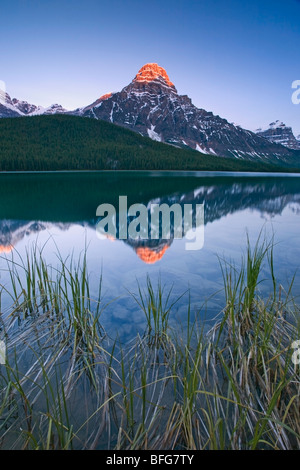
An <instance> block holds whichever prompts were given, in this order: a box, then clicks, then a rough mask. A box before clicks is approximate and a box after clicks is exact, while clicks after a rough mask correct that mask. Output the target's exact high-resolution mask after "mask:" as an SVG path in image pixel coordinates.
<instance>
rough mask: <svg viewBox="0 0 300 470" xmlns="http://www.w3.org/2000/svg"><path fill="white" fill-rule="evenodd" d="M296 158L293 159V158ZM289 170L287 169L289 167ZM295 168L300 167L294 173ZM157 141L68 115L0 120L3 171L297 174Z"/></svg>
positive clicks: (293, 163)
mask: <svg viewBox="0 0 300 470" xmlns="http://www.w3.org/2000/svg"><path fill="white" fill-rule="evenodd" d="M291 158H292V157H291ZM285 166H286V165H285ZM292 166H294V167H295V168H298V169H296V170H292V168H291V167H292ZM289 167H290V168H281V166H280V165H271V164H267V163H260V162H257V161H246V160H245V161H244V160H238V159H236V158H223V157H222V156H221V157H216V156H214V155H205V154H202V153H199V152H198V151H196V150H191V149H180V148H176V147H174V146H172V145H167V144H163V143H160V142H155V141H153V140H151V139H150V138H148V137H142V136H141V135H139V134H137V133H136V132H133V131H131V130H129V129H125V128H123V127H120V126H117V125H115V124H111V123H108V122H105V121H97V120H95V119H88V118H82V117H77V116H68V115H54V116H31V117H20V118H16V119H11V118H8V119H4V118H3V119H0V171H61V170H210V171H270V172H271V171H273V172H279V171H288V172H291V171H296V172H299V157H298V156H296V153H295V157H293V158H292V160H291V162H290V165H289Z"/></svg>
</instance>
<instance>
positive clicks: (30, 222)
mask: <svg viewBox="0 0 300 470" xmlns="http://www.w3.org/2000/svg"><path fill="white" fill-rule="evenodd" d="M299 181H300V180H299V178H297V177H290V176H288V177H280V176H272V177H268V176H255V175H253V176H251V177H245V176H244V177H241V176H226V177H225V176H223V175H221V176H215V177H205V176H204V177H203V176H202V177H201V178H199V177H197V176H196V175H193V174H192V175H188V176H186V175H184V176H181V175H177V174H176V175H173V174H155V173H143V172H141V173H135V172H133V173H128V174H124V173H122V172H120V173H118V172H116V173H109V172H108V173H73V174H62V173H59V174H35V175H34V174H28V175H26V174H14V175H12V174H8V175H1V176H0V197H1V207H0V253H3V254H7V253H10V252H11V251H12V250H13V248H14V247H17V245H18V243H19V242H20V240H22V239H23V238H24V237H25V236H28V235H31V234H37V233H39V232H41V231H45V230H47V231H48V232H49V233H51V230H52V229H53V228H54V227H56V228H59V229H60V230H62V231H66V230H69V229H70V228H71V227H72V226H73V225H74V224H76V225H81V226H84V227H89V228H91V229H95V230H96V225H97V222H98V219H97V217H96V209H97V207H98V206H99V205H100V204H103V203H109V204H112V205H113V206H114V207H116V209H117V207H118V198H119V196H120V195H126V196H127V197H128V207H129V205H131V204H133V203H143V204H145V205H146V206H147V208H149V209H148V210H149V211H150V205H151V203H154V202H155V203H156V204H159V205H160V204H163V203H166V204H168V205H169V206H170V205H172V204H175V203H176V204H180V205H181V207H182V208H183V206H184V204H191V205H193V207H194V206H195V205H196V204H202V203H204V224H208V223H212V222H214V221H215V220H218V219H221V218H222V217H225V216H227V215H228V214H233V213H235V212H237V211H241V210H244V209H248V210H249V209H250V210H257V211H259V212H260V213H261V214H262V216H264V217H268V218H272V217H274V216H275V215H279V214H281V213H282V211H283V210H284V209H285V208H286V207H287V206H289V207H290V208H291V209H292V210H293V211H294V212H295V213H299V212H300V188H299ZM193 222H194V226H195V218H194V220H193ZM117 229H118V231H119V229H120V227H117ZM173 229H174V227H171V236H170V239H163V238H158V239H151V238H149V239H140V240H138V239H132V238H128V239H126V240H117V242H118V243H125V244H127V245H128V246H130V247H131V248H132V249H133V250H134V252H135V253H136V255H137V256H138V257H139V258H140V259H141V260H142V261H143V262H144V263H147V264H153V263H156V262H157V261H159V260H161V259H162V257H163V256H164V254H165V253H166V251H167V250H168V248H170V247H171V245H172V243H173V241H174V233H173ZM103 235H104V236H105V234H103ZM106 236H107V238H111V237H110V236H109V235H106ZM117 238H118V236H117ZM113 249H114V248H113V247H112V250H113Z"/></svg>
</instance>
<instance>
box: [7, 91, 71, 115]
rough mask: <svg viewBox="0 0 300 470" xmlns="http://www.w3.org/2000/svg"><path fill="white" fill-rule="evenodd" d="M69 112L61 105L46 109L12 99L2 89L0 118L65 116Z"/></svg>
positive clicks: (53, 105)
mask: <svg viewBox="0 0 300 470" xmlns="http://www.w3.org/2000/svg"><path fill="white" fill-rule="evenodd" d="M67 112H68V110H67V109H65V108H63V107H62V106H61V105H59V104H52V105H51V106H49V107H47V108H44V107H42V106H36V105H35V104H30V103H28V102H27V101H22V100H18V99H17V98H13V99H11V97H10V96H9V94H8V93H6V92H5V91H3V90H1V89H0V118H3V117H20V116H34V115H37V114H56V113H58V114H64V113H67Z"/></svg>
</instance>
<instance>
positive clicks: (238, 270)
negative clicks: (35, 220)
mask: <svg viewBox="0 0 300 470" xmlns="http://www.w3.org/2000/svg"><path fill="white" fill-rule="evenodd" d="M273 246H274V240H271V241H270V242H267V241H266V240H264V239H262V238H259V239H258V241H257V243H256V244H255V245H254V247H252V246H251V244H250V241H249V239H247V250H246V254H245V255H244V257H242V260H241V263H240V265H239V267H236V266H234V265H233V264H232V263H229V262H228V261H227V260H220V269H221V271H222V274H223V284H224V308H223V310H222V311H221V312H216V314H217V315H216V319H215V320H214V321H213V322H211V323H208V321H206V322H205V321H204V320H202V319H201V315H200V313H199V312H197V313H196V315H195V318H192V315H191V308H190V300H189V296H188V295H187V293H183V294H182V296H181V297H180V299H181V301H183V299H184V298H183V296H184V295H185V296H186V297H185V298H186V309H187V326H186V327H185V328H184V329H182V331H180V328H179V327H178V328H176V327H174V322H172V321H170V320H171V319H172V314H173V313H174V312H175V310H176V303H177V302H178V300H179V298H176V299H173V297H172V289H167V288H166V287H165V286H163V285H162V283H161V280H159V281H158V282H157V284H156V285H155V284H154V283H153V281H152V280H151V279H150V276H148V277H147V278H146V283H145V285H146V287H145V288H144V289H143V288H142V287H141V286H140V285H139V283H137V292H138V293H137V294H134V293H131V296H132V299H133V302H137V304H138V305H139V307H140V309H141V312H143V314H144V315H145V321H146V328H145V332H144V334H143V335H142V336H140V335H139V334H137V335H136V338H134V339H132V340H130V342H128V343H125V344H122V343H121V341H120V340H119V338H118V336H116V338H114V339H111V338H110V337H109V336H108V335H107V334H106V332H105V330H104V328H103V325H102V323H101V321H102V312H103V310H104V309H105V308H106V307H107V305H105V304H104V302H103V299H102V295H101V291H102V287H101V286H102V277H100V278H99V283H98V285H99V289H98V293H97V294H96V296H95V298H92V296H91V293H90V282H89V275H88V266H87V258H86V252H85V253H84V254H83V256H81V257H80V258H79V260H78V261H76V262H75V260H74V258H73V257H70V258H69V259H67V260H63V259H62V258H61V256H60V255H59V254H58V258H57V259H58V262H57V266H49V265H47V263H46V261H45V259H44V257H43V253H42V251H39V250H38V249H37V248H36V247H34V248H33V250H32V251H31V252H28V253H27V256H26V259H25V260H17V259H12V260H10V261H9V260H7V269H8V271H9V276H10V277H9V279H10V285H9V286H1V287H0V290H1V297H2V304H1V305H3V297H6V300H7V298H9V299H10V302H11V307H10V308H8V309H6V310H4V311H2V312H1V315H0V320H1V338H0V339H1V340H3V341H5V343H6V348H7V351H8V354H7V358H6V363H5V364H4V365H0V446H1V448H3V449H49V450H50V449H168V450H172V449H191V450H195V449H217V450H219V449H235V450H240V449H249V450H250V449H251V450H257V449H299V448H300V411H299V410H300V393H299V392H300V381H299V378H300V377H299V365H295V364H294V363H293V353H294V349H293V342H294V341H295V340H298V339H299V338H300V326H299V325H300V321H299V320H300V317H299V312H300V310H299V307H298V305H297V304H296V302H295V299H294V298H293V296H292V285H290V286H288V287H287V289H286V290H284V289H283V287H282V286H280V285H279V286H278V283H277V281H276V275H275V271H274V259H273ZM266 273H267V274H266ZM262 275H264V276H266V275H267V276H268V278H269V280H271V285H272V289H271V292H270V294H269V296H268V298H265V297H262V295H261V293H260V286H261V283H262V282H263V277H262Z"/></svg>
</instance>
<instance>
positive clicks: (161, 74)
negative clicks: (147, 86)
mask: <svg viewBox="0 0 300 470" xmlns="http://www.w3.org/2000/svg"><path fill="white" fill-rule="evenodd" d="M161 79H163V81H164V82H165V83H166V84H167V85H168V86H170V87H174V83H172V82H171V81H170V79H169V77H168V74H167V72H166V71H165V69H164V68H163V67H160V66H159V65H158V64H154V63H148V64H145V65H143V67H142V68H141V69H140V70H139V71H138V73H137V74H136V76H135V78H134V80H133V81H134V82H152V81H154V80H159V81H161Z"/></svg>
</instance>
